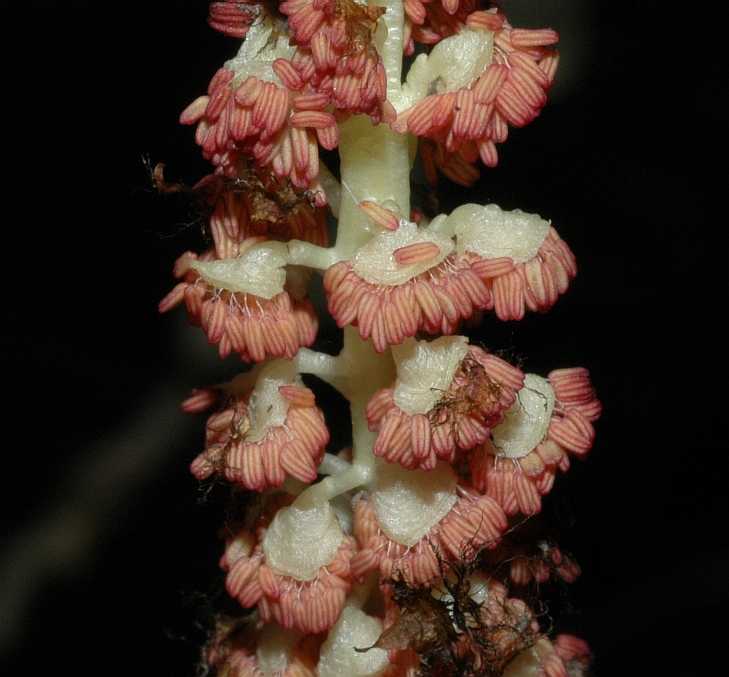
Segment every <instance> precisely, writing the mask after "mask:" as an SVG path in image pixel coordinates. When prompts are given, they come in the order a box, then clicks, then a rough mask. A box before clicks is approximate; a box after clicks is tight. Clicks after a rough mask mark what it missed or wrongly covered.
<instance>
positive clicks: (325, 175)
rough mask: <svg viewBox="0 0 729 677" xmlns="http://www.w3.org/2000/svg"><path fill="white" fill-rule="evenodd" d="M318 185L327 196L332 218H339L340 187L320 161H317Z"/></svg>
mask: <svg viewBox="0 0 729 677" xmlns="http://www.w3.org/2000/svg"><path fill="white" fill-rule="evenodd" d="M319 183H321V186H322V188H323V189H324V192H325V193H326V194H327V203H328V205H329V209H331V212H332V214H333V215H334V218H337V217H339V204H340V202H341V200H342V185H341V184H340V183H339V181H337V179H336V178H335V176H334V174H332V173H331V172H330V171H329V168H328V167H327V166H326V165H325V164H324V163H323V162H322V161H321V160H320V161H319Z"/></svg>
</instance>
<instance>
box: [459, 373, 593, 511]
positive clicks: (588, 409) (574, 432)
mask: <svg viewBox="0 0 729 677" xmlns="http://www.w3.org/2000/svg"><path fill="white" fill-rule="evenodd" d="M601 411H602V407H601V405H600V402H599V400H598V399H597V397H596V395H595V391H594V389H593V387H592V384H591V382H590V376H589V373H588V371H587V370H586V369H582V368H570V369H556V370H554V371H552V372H550V374H549V375H548V377H547V378H546V379H545V378H542V377H541V376H537V375H536V374H527V375H526V377H525V379H524V387H523V388H522V390H521V391H520V392H519V394H518V395H517V398H516V401H515V402H514V404H513V405H512V406H511V408H510V409H509V411H507V412H506V415H505V418H504V422H503V423H501V424H500V425H497V426H496V427H495V428H494V429H493V430H492V433H491V439H490V440H487V441H486V442H484V444H483V445H481V446H480V447H479V448H478V449H477V450H476V451H475V452H474V453H473V454H472V455H471V457H470V467H471V481H472V482H473V485H474V487H476V488H477V489H478V490H479V491H483V492H485V493H486V494H487V495H488V496H491V497H492V498H493V499H494V500H495V501H497V502H498V503H499V505H501V507H502V508H503V509H504V511H505V512H506V514H507V515H514V514H517V513H521V514H524V515H532V514H535V513H537V512H539V511H540V510H541V507H542V503H541V497H542V496H544V495H545V494H547V493H549V491H550V490H551V489H552V486H553V484H554V479H555V475H556V473H557V471H558V470H561V471H563V472H566V471H567V470H568V469H569V465H570V461H569V455H570V454H573V455H576V456H578V457H581V456H584V455H585V454H586V453H587V452H588V451H589V450H590V449H591V447H592V444H593V442H594V439H595V430H594V428H593V426H592V423H593V422H594V421H596V420H597V419H598V418H599V417H600V413H601Z"/></svg>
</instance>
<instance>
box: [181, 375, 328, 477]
mask: <svg viewBox="0 0 729 677" xmlns="http://www.w3.org/2000/svg"><path fill="white" fill-rule="evenodd" d="M282 367H283V368H282ZM287 367H288V365H285V364H284V365H277V364H269V365H268V366H267V368H266V369H265V370H264V372H263V373H262V374H261V376H260V377H259V378H258V381H257V382H256V386H255V388H253V390H251V391H249V392H245V393H241V394H236V395H234V396H233V397H232V398H231V399H230V400H229V401H228V403H227V405H226V407H225V408H224V409H223V410H222V411H219V412H217V413H215V414H213V415H212V416H210V418H209V419H208V422H207V426H206V435H205V450H204V451H203V452H202V454H200V455H199V456H198V457H197V458H196V459H195V460H194V461H193V463H192V466H191V470H192V473H193V475H195V477H196V478H197V479H199V480H205V479H207V478H209V477H211V476H213V475H220V476H221V477H223V478H224V479H226V480H227V481H229V482H232V483H234V484H238V485H241V486H243V487H245V488H246V489H250V490H253V491H264V490H265V489H269V488H272V487H279V486H281V484H283V482H284V480H285V479H286V477H287V476H290V477H294V478H295V479H297V480H299V481H301V482H306V483H310V482H313V481H314V480H315V479H316V476H317V466H318V465H319V463H320V462H321V460H322V458H323V456H324V449H325V447H326V445H327V444H328V442H329V431H328V429H327V427H326V423H325V421H324V415H323V414H322V412H321V410H320V409H319V408H318V407H317V406H316V404H315V398H314V393H312V392H311V390H309V389H308V388H306V387H305V386H304V385H303V383H302V382H301V379H300V378H299V377H298V376H295V377H293V378H292V376H291V374H289V373H287V372H288V371H289V369H287Z"/></svg>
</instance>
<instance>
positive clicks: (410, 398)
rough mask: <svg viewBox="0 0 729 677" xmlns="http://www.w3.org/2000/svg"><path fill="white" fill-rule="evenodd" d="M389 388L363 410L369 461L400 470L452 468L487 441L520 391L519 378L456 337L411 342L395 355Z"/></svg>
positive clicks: (521, 378)
mask: <svg viewBox="0 0 729 677" xmlns="http://www.w3.org/2000/svg"><path fill="white" fill-rule="evenodd" d="M393 356H394V358H395V362H396V365H397V380H396V382H395V385H394V386H393V387H390V388H384V389H382V390H379V391H377V392H376V393H375V394H374V396H373V397H372V399H371V400H370V402H369V404H368V405H367V411H366V413H367V421H368V425H369V427H370V430H373V431H376V432H377V433H378V435H377V439H376V441H375V445H374V453H375V455H376V456H380V457H382V458H384V459H385V460H387V461H389V462H390V463H399V464H400V465H402V466H403V467H405V468H409V469H414V468H421V469H423V470H432V469H433V468H434V467H435V466H436V463H437V462H438V460H442V461H447V462H448V463H453V462H454V460H455V458H456V454H457V452H459V451H468V450H469V449H473V448H474V447H476V446H477V445H479V444H482V443H484V442H485V441H486V440H488V438H489V432H490V430H491V428H493V427H494V426H495V425H496V424H498V423H499V422H500V421H501V420H502V419H503V417H504V414H505V413H506V411H507V410H508V409H509V407H511V405H512V403H513V402H514V400H515V398H516V393H517V392H518V391H519V390H520V389H521V388H522V386H523V381H524V375H523V374H522V372H521V371H520V370H519V369H517V368H516V367H513V366H512V365H510V364H508V363H507V362H505V361H504V360H502V359H501V358H498V357H496V356H495V355H491V354H489V353H487V352H486V351H485V350H483V349H481V348H478V347H476V346H469V345H468V340H467V339H466V338H465V337H462V336H453V337H441V338H439V339H436V340H434V341H430V342H427V341H413V340H409V341H408V342H406V343H405V344H403V345H402V346H401V347H398V348H396V349H394V350H393Z"/></svg>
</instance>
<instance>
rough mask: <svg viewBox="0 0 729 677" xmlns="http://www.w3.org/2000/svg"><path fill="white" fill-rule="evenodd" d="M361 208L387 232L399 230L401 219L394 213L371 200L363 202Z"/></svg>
mask: <svg viewBox="0 0 729 677" xmlns="http://www.w3.org/2000/svg"><path fill="white" fill-rule="evenodd" d="M359 208H360V209H361V210H362V211H363V212H364V213H365V214H367V216H369V217H370V218H371V219H372V220H373V221H374V222H375V223H376V224H377V225H378V226H381V227H382V228H386V229H387V230H397V229H398V227H399V226H400V218H399V217H398V215H397V214H395V213H394V212H391V211H390V210H389V209H387V208H385V207H383V206H382V205H380V204H378V203H377V202H372V201H371V200H362V202H360V203H359Z"/></svg>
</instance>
